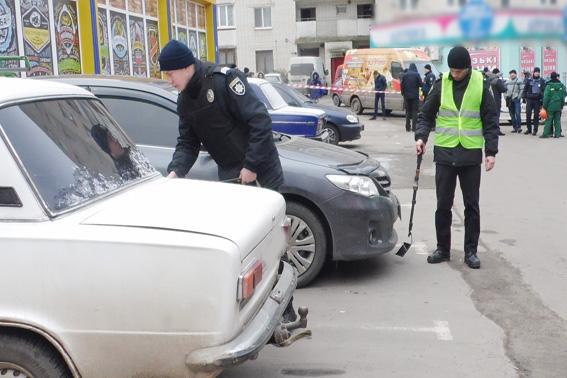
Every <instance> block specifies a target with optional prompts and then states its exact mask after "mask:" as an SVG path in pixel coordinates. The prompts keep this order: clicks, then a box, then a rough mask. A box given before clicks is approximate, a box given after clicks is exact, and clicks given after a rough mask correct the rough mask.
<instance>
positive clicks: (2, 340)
mask: <svg viewBox="0 0 567 378" xmlns="http://www.w3.org/2000/svg"><path fill="white" fill-rule="evenodd" d="M0 372H1V375H2V376H3V377H4V376H8V377H24V378H43V377H45V378H63V377H69V378H70V377H71V375H70V374H69V371H68V369H67V367H66V366H65V363H64V362H63V361H62V360H61V358H60V357H59V355H57V353H55V352H54V351H53V348H52V347H51V345H50V344H48V343H47V341H44V340H42V339H34V338H31V337H22V336H16V335H11V334H9V333H8V334H2V335H0Z"/></svg>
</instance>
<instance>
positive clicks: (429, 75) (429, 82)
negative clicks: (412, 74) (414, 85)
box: [422, 64, 436, 101]
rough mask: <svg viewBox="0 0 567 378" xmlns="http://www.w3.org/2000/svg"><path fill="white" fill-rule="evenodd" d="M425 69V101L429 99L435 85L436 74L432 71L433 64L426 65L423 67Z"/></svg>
mask: <svg viewBox="0 0 567 378" xmlns="http://www.w3.org/2000/svg"><path fill="white" fill-rule="evenodd" d="M423 68H425V77H424V78H423V88H422V89H423V101H425V99H426V98H427V95H428V94H429V91H430V90H431V88H432V87H433V83H435V79H436V77H435V74H434V73H433V72H432V71H431V64H426V65H425V66H423Z"/></svg>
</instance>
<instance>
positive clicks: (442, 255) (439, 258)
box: [427, 249, 451, 264]
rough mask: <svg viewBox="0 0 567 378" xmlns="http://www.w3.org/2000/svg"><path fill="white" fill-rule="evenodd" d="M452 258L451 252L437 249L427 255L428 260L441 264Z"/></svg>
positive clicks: (431, 262)
mask: <svg viewBox="0 0 567 378" xmlns="http://www.w3.org/2000/svg"><path fill="white" fill-rule="evenodd" d="M449 260H451V253H449V252H445V251H442V250H440V249H436V250H435V252H433V253H432V254H431V255H430V256H427V262H428V263H430V264H439V263H440V262H443V261H449Z"/></svg>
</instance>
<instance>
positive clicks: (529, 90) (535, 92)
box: [522, 67, 545, 135]
mask: <svg viewBox="0 0 567 378" xmlns="http://www.w3.org/2000/svg"><path fill="white" fill-rule="evenodd" d="M539 73H540V70H539V67H536V68H534V73H533V75H532V77H531V78H529V79H527V80H526V81H525V82H524V89H523V91H522V99H524V100H525V101H526V126H527V128H528V129H527V130H526V132H525V133H524V134H526V135H528V134H532V135H537V129H538V127H539V111H540V110H541V105H542V104H543V93H544V91H545V81H544V80H543V79H542V78H541V76H540V75H539ZM532 113H533V131H532Z"/></svg>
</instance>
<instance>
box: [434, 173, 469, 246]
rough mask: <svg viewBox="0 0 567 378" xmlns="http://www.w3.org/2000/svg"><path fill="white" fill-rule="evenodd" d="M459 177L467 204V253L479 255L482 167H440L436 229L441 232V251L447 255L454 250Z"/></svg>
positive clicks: (438, 232) (436, 180)
mask: <svg viewBox="0 0 567 378" xmlns="http://www.w3.org/2000/svg"><path fill="white" fill-rule="evenodd" d="M457 177H458V178H459V184H460V185H461V191H462V193H463V201H464V203H465V254H476V252H477V247H478V238H479V236H480V209H479V196H480V164H479V165H471V166H466V167H454V166H451V165H443V164H437V165H436V169H435V185H436V189H437V211H436V212H435V229H436V231H437V248H438V249H441V250H442V251H445V252H450V251H451V223H452V220H453V218H452V217H453V213H452V207H453V200H454V198H455V187H456V185H457Z"/></svg>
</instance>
